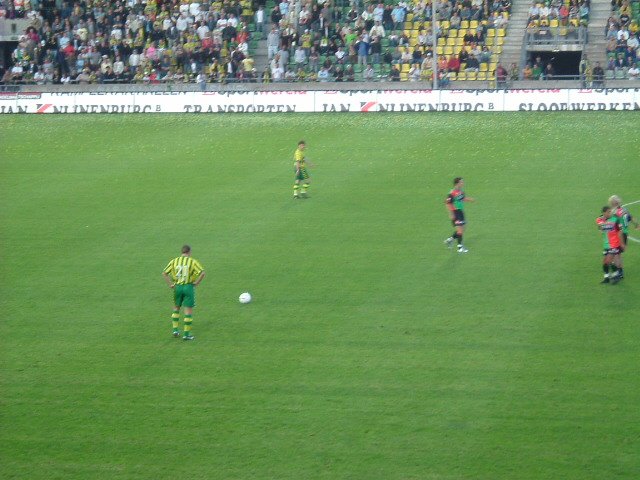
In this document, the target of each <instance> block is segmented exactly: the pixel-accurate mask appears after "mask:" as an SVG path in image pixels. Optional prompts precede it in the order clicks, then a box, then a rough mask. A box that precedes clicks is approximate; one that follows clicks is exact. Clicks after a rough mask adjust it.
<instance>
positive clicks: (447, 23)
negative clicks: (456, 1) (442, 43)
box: [440, 20, 451, 30]
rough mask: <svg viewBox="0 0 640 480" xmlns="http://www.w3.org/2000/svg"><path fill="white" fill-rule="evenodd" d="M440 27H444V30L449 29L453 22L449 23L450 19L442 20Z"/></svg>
mask: <svg viewBox="0 0 640 480" xmlns="http://www.w3.org/2000/svg"><path fill="white" fill-rule="evenodd" d="M440 28H442V29H443V30H449V28H451V24H450V23H449V20H441V21H440Z"/></svg>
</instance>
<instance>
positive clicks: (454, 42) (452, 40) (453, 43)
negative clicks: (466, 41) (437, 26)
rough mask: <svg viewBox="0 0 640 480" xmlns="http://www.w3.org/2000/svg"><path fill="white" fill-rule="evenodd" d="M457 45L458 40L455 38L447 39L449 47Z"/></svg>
mask: <svg viewBox="0 0 640 480" xmlns="http://www.w3.org/2000/svg"><path fill="white" fill-rule="evenodd" d="M455 44H456V39H455V38H454V37H447V45H449V46H451V47H453V46H454V45H455Z"/></svg>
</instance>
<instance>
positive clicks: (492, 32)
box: [487, 28, 496, 38]
mask: <svg viewBox="0 0 640 480" xmlns="http://www.w3.org/2000/svg"><path fill="white" fill-rule="evenodd" d="M495 36H496V29H495V28H489V29H487V38H489V37H495Z"/></svg>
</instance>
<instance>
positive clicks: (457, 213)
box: [444, 177, 475, 253]
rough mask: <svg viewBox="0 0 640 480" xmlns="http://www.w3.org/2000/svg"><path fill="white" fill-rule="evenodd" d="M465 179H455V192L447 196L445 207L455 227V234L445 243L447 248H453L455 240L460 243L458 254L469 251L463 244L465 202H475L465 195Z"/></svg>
mask: <svg viewBox="0 0 640 480" xmlns="http://www.w3.org/2000/svg"><path fill="white" fill-rule="evenodd" d="M463 188H464V179H463V178H462V177H456V178H454V179H453V190H451V191H450V192H449V195H447V199H446V200H445V205H446V206H447V211H448V213H449V218H450V219H451V223H452V225H453V226H454V227H455V230H454V232H453V234H452V235H451V236H450V237H449V238H447V239H446V240H445V241H444V243H445V245H446V246H447V247H449V248H451V247H452V246H453V241H454V239H455V240H457V241H458V253H467V252H468V251H469V250H467V249H466V248H465V246H464V244H463V243H462V235H463V234H464V226H465V224H466V221H465V219H464V202H474V201H475V200H474V199H473V198H471V197H467V196H466V195H465V193H464V190H463Z"/></svg>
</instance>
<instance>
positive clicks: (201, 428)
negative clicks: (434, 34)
mask: <svg viewBox="0 0 640 480" xmlns="http://www.w3.org/2000/svg"><path fill="white" fill-rule="evenodd" d="M637 128H638V115H637V114H634V113H595V112H590V113H566V114H565V113H555V114H531V113H529V114H518V113H513V114H506V113H505V114H428V115H425V114H422V115H421V114H415V115H400V114H370V115H368V114H336V115H329V114H327V115H319V114H317V115H313V114H309V115H304V114H292V115H278V116H276V115H252V116H249V115H246V116H241V115H237V116H225V115H215V116H214V115H211V116H205V115H202V116H187V115H168V114H165V115H144V116H142V115H141V116H133V115H132V116H101V115H95V116H81V115H78V116H62V115H61V116H45V115H42V116H35V115H34V116H26V115H25V116H0V167H1V169H2V175H1V176H0V182H1V183H0V185H1V192H2V202H1V204H0V212H1V213H2V227H1V230H0V234H1V238H2V245H3V252H2V253H3V254H2V262H1V264H0V275H2V278H3V281H2V283H1V285H2V305H3V308H2V310H3V311H4V312H5V313H4V321H3V322H1V323H0V333H1V334H2V347H1V349H0V370H1V372H2V373H1V374H0V402H1V404H0V407H1V410H0V419H1V420H0V422H1V423H0V478H2V479H14V478H15V479H30V480H33V479H65V480H69V479H83V480H84V479H149V480H157V479H176V478H178V479H182V478H185V479H186V478H188V479H240V480H243V479H250V478H251V479H283V480H284V479H291V480H302V479H327V480H331V479H347V478H349V479H366V480H371V479H383V480H391V479H394V480H395V479H397V480H406V479H416V480H423V479H447V480H457V479H553V480H557V479H576V480H578V479H579V480H585V479H593V480H603V479H607V480H611V479H633V478H637V475H638V472H639V471H640V409H639V408H638V405H640V377H639V376H638V359H639V358H640V322H639V320H640V313H639V312H640V244H637V243H631V244H630V245H629V248H628V251H627V252H626V254H625V276H626V278H625V279H624V280H623V281H622V282H620V283H619V284H617V285H601V284H600V280H601V278H602V270H601V266H600V262H601V245H602V240H601V235H600V233H599V232H598V231H597V229H596V226H595V219H596V217H597V216H598V215H599V213H600V208H601V207H602V205H604V204H605V203H606V200H607V198H608V196H609V195H611V194H613V193H616V194H618V195H620V196H621V197H622V198H623V200H624V201H625V202H632V201H636V200H640V188H639V185H640V162H639V161H638V152H639V150H640V137H638V135H637ZM301 138H304V139H305V140H306V141H307V156H308V158H309V159H310V160H311V161H313V162H314V163H315V164H316V166H315V168H313V169H312V170H311V174H312V179H313V183H312V186H311V188H310V190H309V193H310V196H311V198H309V199H307V200H298V201H294V200H293V199H292V185H293V151H294V149H295V147H296V144H297V141H298V140H300V139H301ZM455 176H463V177H464V178H465V182H466V185H465V188H466V192H467V194H468V195H470V196H472V197H475V198H476V202H475V203H469V204H467V207H466V215H467V220H468V225H467V231H466V234H465V244H466V246H467V247H468V248H469V250H470V251H469V253H468V254H460V255H459V254H456V253H455V252H454V251H450V250H448V249H447V248H446V247H445V246H444V245H443V240H444V239H445V238H446V237H447V236H449V235H450V234H451V232H452V227H451V225H450V222H449V220H448V218H447V214H446V210H445V206H444V198H445V197H446V195H447V193H448V191H449V190H450V189H451V186H452V185H451V181H452V179H453V177H455ZM630 210H631V213H632V214H635V215H636V217H640V204H637V205H634V206H631V207H630ZM633 234H634V236H635V237H637V238H640V231H636V232H634V233H633ZM184 243H189V244H190V245H191V246H192V248H193V256H194V257H195V258H196V259H198V260H199V261H200V262H201V263H202V264H203V265H204V267H205V269H206V271H207V277H206V278H205V280H204V282H203V283H202V285H201V286H199V287H198V290H197V302H198V305H197V308H196V309H195V314H194V324H193V325H194V327H193V333H194V335H195V336H196V340H195V341H193V342H184V341H182V340H180V339H175V338H172V337H171V335H170V333H171V322H170V314H171V304H172V301H171V300H172V299H171V291H170V290H169V289H168V288H167V286H166V285H165V284H164V282H163V280H162V277H161V272H162V269H163V268H164V267H165V265H166V264H167V262H168V261H169V260H170V259H171V258H173V257H175V256H177V255H179V253H180V247H181V246H182V244H184ZM244 291H249V292H251V294H252V295H253V298H254V300H253V302H252V303H250V304H248V305H240V304H239V303H238V295H239V294H240V293H241V292H244Z"/></svg>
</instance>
